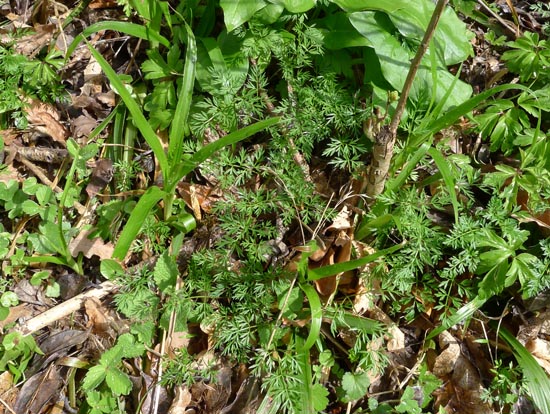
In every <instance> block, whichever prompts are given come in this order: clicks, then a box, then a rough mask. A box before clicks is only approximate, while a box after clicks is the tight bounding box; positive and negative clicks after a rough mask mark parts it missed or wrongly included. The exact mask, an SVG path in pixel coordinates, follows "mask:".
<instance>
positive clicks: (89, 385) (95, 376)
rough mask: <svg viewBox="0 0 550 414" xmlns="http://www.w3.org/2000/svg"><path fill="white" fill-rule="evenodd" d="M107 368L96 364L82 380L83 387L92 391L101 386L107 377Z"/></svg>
mask: <svg viewBox="0 0 550 414" xmlns="http://www.w3.org/2000/svg"><path fill="white" fill-rule="evenodd" d="M105 374H106V368H105V367H104V366H103V365H96V366H94V367H92V368H90V369H89V370H88V372H87V373H86V375H85V376H84V380H83V381H82V389H83V390H84V391H91V390H93V389H96V388H97V387H99V385H100V384H101V383H102V382H103V380H104V379H105Z"/></svg>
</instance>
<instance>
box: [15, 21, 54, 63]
mask: <svg viewBox="0 0 550 414" xmlns="http://www.w3.org/2000/svg"><path fill="white" fill-rule="evenodd" d="M55 28H56V27H55V25H54V24H46V25H37V26H35V27H34V33H32V34H29V35H27V36H23V37H22V38H20V39H18V40H17V42H16V43H15V45H14V48H15V51H16V52H17V53H20V54H22V55H25V56H28V57H31V58H32V57H34V56H35V55H36V54H37V53H38V52H40V50H41V49H42V48H44V46H47V45H49V44H50V42H51V40H52V38H53V33H54V30H55Z"/></svg>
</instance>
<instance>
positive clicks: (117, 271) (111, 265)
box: [99, 259, 124, 280]
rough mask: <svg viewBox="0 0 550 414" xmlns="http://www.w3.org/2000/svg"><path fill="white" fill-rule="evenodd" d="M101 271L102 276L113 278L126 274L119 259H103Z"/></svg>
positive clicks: (100, 265)
mask: <svg viewBox="0 0 550 414" xmlns="http://www.w3.org/2000/svg"><path fill="white" fill-rule="evenodd" d="M99 272H100V273H101V276H103V277H105V278H107V279H109V280H113V279H114V278H116V277H117V276H120V275H122V274H124V268H123V267H122V265H121V264H120V262H119V261H118V260H114V259H103V260H101V263H100V264H99Z"/></svg>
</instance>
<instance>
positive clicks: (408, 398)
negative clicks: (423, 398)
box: [395, 387, 422, 414]
mask: <svg viewBox="0 0 550 414" xmlns="http://www.w3.org/2000/svg"><path fill="white" fill-rule="evenodd" d="M414 397H415V395H414V388H413V387H407V388H405V392H404V393H403V395H402V396H401V401H400V403H399V404H398V405H397V406H396V407H395V411H397V412H398V413H408V414H420V413H421V412H422V409H421V408H420V406H419V405H418V401H416V399H415V398H414Z"/></svg>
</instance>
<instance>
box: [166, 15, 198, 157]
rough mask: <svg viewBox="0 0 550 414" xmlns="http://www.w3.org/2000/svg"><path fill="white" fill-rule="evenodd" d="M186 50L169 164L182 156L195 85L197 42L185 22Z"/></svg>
mask: <svg viewBox="0 0 550 414" xmlns="http://www.w3.org/2000/svg"><path fill="white" fill-rule="evenodd" d="M185 29H186V30H187V51H186V53H185V67H184V69H183V81H182V84H181V90H180V93H179V96H178V104H177V106H176V112H175V113H174V120H173V121H172V124H171V126H170V144H169V149H168V159H169V162H170V166H171V167H172V166H173V165H179V163H180V161H181V157H182V147H183V139H184V138H185V137H186V136H187V135H189V132H190V131H189V124H188V118H189V112H190V111H191V101H192V99H193V87H194V85H195V69H196V63H197V44H196V42H195V36H194V35H193V31H192V30H191V28H190V27H189V26H188V25H187V24H186V25H185Z"/></svg>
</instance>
